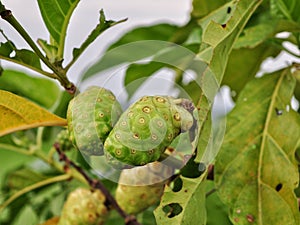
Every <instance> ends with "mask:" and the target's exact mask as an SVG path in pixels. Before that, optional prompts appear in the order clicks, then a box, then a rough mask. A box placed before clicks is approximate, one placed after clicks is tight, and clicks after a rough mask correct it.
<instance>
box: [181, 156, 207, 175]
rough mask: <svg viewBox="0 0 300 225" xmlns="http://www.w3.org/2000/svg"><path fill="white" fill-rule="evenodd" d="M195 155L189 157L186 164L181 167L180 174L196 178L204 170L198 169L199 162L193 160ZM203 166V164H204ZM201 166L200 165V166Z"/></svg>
mask: <svg viewBox="0 0 300 225" xmlns="http://www.w3.org/2000/svg"><path fill="white" fill-rule="evenodd" d="M195 157H196V156H193V157H191V158H190V160H189V161H188V162H187V163H186V165H185V166H184V167H183V168H182V169H181V171H180V172H181V175H182V176H184V177H188V178H197V177H200V176H201V174H202V173H203V172H204V171H205V170H204V171H200V170H199V168H200V164H199V163H196V162H195V161H194V159H195ZM204 166H205V165H204ZM201 168H202V166H201Z"/></svg>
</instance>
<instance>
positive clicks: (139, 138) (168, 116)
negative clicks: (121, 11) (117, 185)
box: [104, 96, 194, 166]
mask: <svg viewBox="0 0 300 225" xmlns="http://www.w3.org/2000/svg"><path fill="white" fill-rule="evenodd" d="M187 101H188V102H190V101H189V100H186V99H174V98H171V97H165V96H144V97H142V98H140V99H139V100H138V101H136V102H135V103H134V104H133V105H131V106H130V107H129V108H128V109H127V110H126V111H125V112H124V113H123V114H122V115H121V117H120V119H119V120H118V122H117V123H116V125H115V126H114V128H113V130H112V131H111V132H110V134H109V136H108V137H107V139H106V141H105V143H104V151H105V154H106V157H107V159H108V162H112V164H115V165H117V164H118V163H116V162H121V163H123V164H128V165H134V166H141V165H145V164H147V163H149V162H154V161H156V160H158V159H159V157H160V155H161V154H162V153H163V152H164V151H165V149H166V147H168V146H169V145H170V144H171V142H172V141H173V139H174V138H175V137H176V136H177V135H178V134H180V132H182V131H186V130H188V129H190V128H191V127H192V125H193V121H194V119H193V116H192V114H191V113H190V112H189V111H188V110H186V109H185V108H184V107H183V105H182V103H183V102H184V103H185V105H186V102H187ZM190 103H191V102H190ZM191 104H192V103H191ZM117 166H119V165H117Z"/></svg>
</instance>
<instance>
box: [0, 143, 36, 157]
mask: <svg viewBox="0 0 300 225" xmlns="http://www.w3.org/2000/svg"><path fill="white" fill-rule="evenodd" d="M0 149H6V150H9V151H13V152H17V153H20V154H22V155H33V152H31V151H29V150H26V149H23V148H19V147H15V146H13V145H10V144H1V143H0Z"/></svg>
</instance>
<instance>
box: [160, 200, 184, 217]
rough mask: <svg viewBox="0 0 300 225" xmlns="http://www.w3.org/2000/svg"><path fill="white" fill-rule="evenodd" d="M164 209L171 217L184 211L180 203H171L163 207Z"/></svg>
mask: <svg viewBox="0 0 300 225" xmlns="http://www.w3.org/2000/svg"><path fill="white" fill-rule="evenodd" d="M163 211H164V212H165V213H166V214H167V216H168V217H169V218H173V217H175V216H177V215H179V214H180V213H181V212H182V207H181V206H180V205H179V204H178V203H170V204H168V205H165V206H164V207H163Z"/></svg>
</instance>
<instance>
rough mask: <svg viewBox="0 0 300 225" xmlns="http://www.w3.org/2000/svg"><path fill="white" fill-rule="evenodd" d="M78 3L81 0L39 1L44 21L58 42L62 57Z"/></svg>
mask: <svg viewBox="0 0 300 225" xmlns="http://www.w3.org/2000/svg"><path fill="white" fill-rule="evenodd" d="M78 3H79V0H59V1H58V0H48V1H44V0H38V5H39V8H40V11H41V14H42V17H43V20H44V22H45V25H46V27H47V29H48V31H49V33H50V35H51V37H52V38H53V39H54V40H55V42H56V43H55V44H56V45H57V47H58V52H59V53H58V54H59V55H60V56H61V55H62V53H63V49H64V43H65V38H66V32H67V28H68V24H69V21H70V18H71V16H72V13H73V11H74V9H75V8H76V6H77V5H78Z"/></svg>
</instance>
